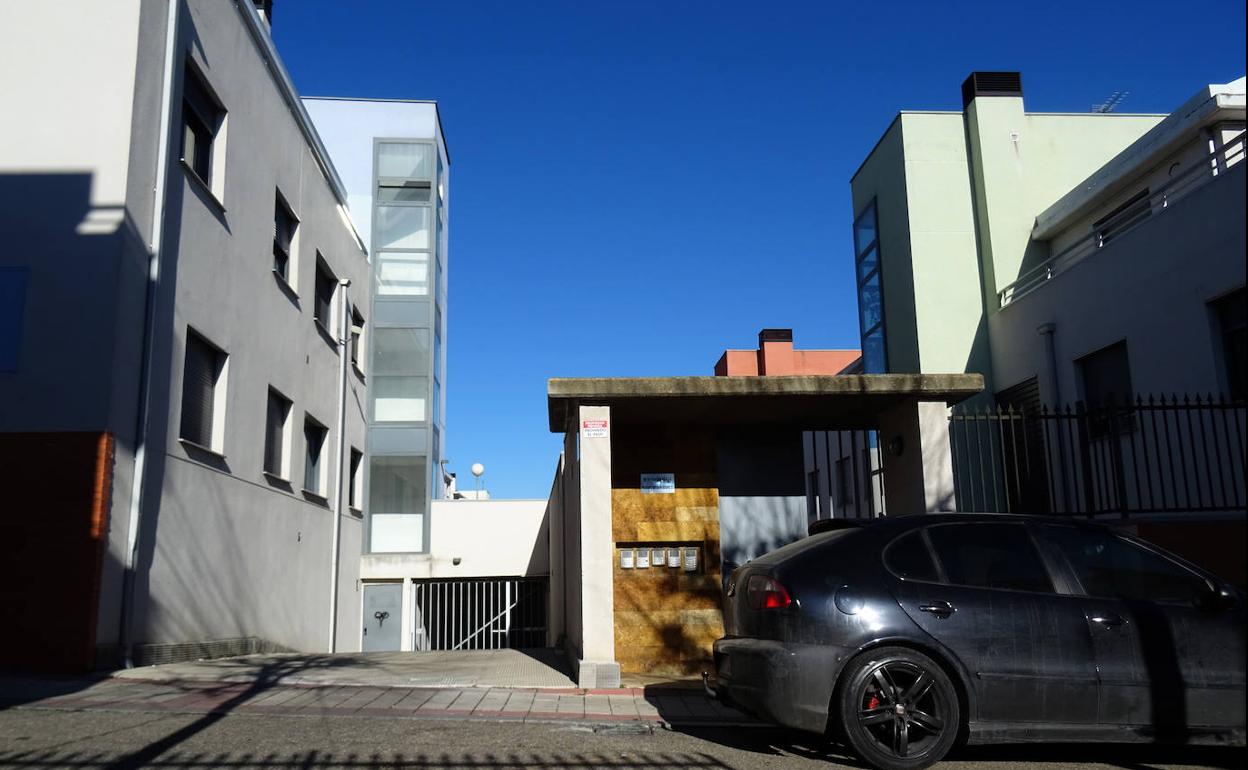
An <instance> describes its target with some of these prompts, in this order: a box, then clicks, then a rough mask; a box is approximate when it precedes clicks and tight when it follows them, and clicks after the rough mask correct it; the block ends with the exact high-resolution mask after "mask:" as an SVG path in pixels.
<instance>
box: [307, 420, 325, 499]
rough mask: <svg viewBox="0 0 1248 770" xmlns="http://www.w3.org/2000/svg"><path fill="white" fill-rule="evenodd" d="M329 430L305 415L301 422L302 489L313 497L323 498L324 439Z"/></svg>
mask: <svg viewBox="0 0 1248 770" xmlns="http://www.w3.org/2000/svg"><path fill="white" fill-rule="evenodd" d="M328 435H329V430H328V429H327V428H326V427H325V426H324V425H322V424H321V423H319V422H317V421H316V420H314V419H312V417H311V416H310V415H305V416H304V420H303V440H304V442H305V445H306V452H305V456H304V464H303V488H304V489H305V490H306V491H308V492H311V493H312V494H314V495H319V496H321V497H324V496H325V468H326V466H325V463H324V462H323V460H324V455H325V439H326V437H327V436H328Z"/></svg>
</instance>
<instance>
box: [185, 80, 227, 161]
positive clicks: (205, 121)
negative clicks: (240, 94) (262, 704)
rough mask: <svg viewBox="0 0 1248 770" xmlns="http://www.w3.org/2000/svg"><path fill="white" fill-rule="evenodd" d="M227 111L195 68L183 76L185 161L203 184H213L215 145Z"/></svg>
mask: <svg viewBox="0 0 1248 770" xmlns="http://www.w3.org/2000/svg"><path fill="white" fill-rule="evenodd" d="M224 114H225V110H223V109H222V108H221V105H220V104H218V103H217V100H216V99H214V98H213V96H212V94H211V92H210V91H209V90H208V86H207V85H206V84H205V83H204V81H203V79H201V78H200V76H199V73H198V72H197V71H196V70H195V68H194V67H190V66H188V67H186V69H185V71H184V73H183V76H182V147H181V151H182V162H183V163H185V164H186V165H187V166H188V167H189V168H190V169H191V170H192V171H194V172H195V175H196V176H198V177H199V178H200V180H202V181H203V182H204V183H206V184H211V183H212V166H213V162H212V145H213V142H214V141H215V139H216V135H217V131H218V129H219V128H220V127H221V121H222V117H223V116H224Z"/></svg>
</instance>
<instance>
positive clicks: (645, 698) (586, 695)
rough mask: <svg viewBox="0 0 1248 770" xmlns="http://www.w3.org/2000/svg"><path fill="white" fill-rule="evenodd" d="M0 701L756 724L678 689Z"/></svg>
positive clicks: (161, 684) (73, 687)
mask: <svg viewBox="0 0 1248 770" xmlns="http://www.w3.org/2000/svg"><path fill="white" fill-rule="evenodd" d="M0 708H40V709H58V710H66V709H69V710H80V709H85V710H109V711H131V712H171V713H214V714H220V713H239V714H246V713H256V714H270V715H281V716H314V717H330V716H332V717H388V718H405V719H481V720H509V721H522V722H550V721H568V720H573V721H582V722H591V723H620V722H628V723H639V724H667V725H671V726H679V727H685V726H688V727H706V726H718V727H723V726H746V725H751V726H757V725H759V724H760V723H758V722H755V721H754V720H751V719H749V718H748V717H746V716H745V715H743V714H741V713H740V712H738V711H735V710H733V709H730V708H727V707H725V706H723V705H722V704H719V703H716V702H715V701H713V700H711V699H709V698H706V697H705V696H704V695H703V694H702V693H700V692H695V691H691V690H688V689H684V690H666V691H663V690H654V689H651V690H650V691H645V690H639V689H620V690H576V689H567V688H557V689H546V688H502V687H443V688H433V687H380V686H356V685H311V684H272V683H264V682H259V681H252V682H192V681H145V680H140V679H136V678H134V677H129V676H128V677H114V678H108V679H98V680H80V681H72V680H41V679H0Z"/></svg>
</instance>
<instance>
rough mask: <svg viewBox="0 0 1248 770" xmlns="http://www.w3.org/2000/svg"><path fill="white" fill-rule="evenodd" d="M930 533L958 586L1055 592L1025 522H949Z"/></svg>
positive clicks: (936, 548) (939, 559)
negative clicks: (1023, 523) (1023, 524)
mask: <svg viewBox="0 0 1248 770" xmlns="http://www.w3.org/2000/svg"><path fill="white" fill-rule="evenodd" d="M927 532H928V536H929V537H930V538H931V542H932V548H933V549H934V550H935V552H936V559H937V561H939V562H940V564H941V565H942V566H943V567H944V570H945V575H947V576H948V577H949V582H950V583H952V584H954V585H959V586H972V587H975V588H996V589H1002V590H1007V591H1033V592H1036V593H1052V592H1053V583H1052V581H1050V580H1049V575H1048V572H1047V571H1046V570H1045V568H1044V562H1043V561H1042V560H1041V558H1040V553H1039V552H1038V551H1037V550H1036V546H1035V545H1034V544H1033V543H1032V542H1031V537H1030V536H1029V535H1028V534H1027V530H1026V529H1025V528H1024V527H1023V526H1022V525H1021V524H946V525H943V526H936V527H930V528H929V529H928V530H927Z"/></svg>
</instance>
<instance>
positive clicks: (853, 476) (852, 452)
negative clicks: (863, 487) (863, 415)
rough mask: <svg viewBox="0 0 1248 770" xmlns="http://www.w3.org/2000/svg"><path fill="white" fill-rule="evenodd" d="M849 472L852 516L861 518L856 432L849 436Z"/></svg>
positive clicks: (851, 432)
mask: <svg viewBox="0 0 1248 770" xmlns="http://www.w3.org/2000/svg"><path fill="white" fill-rule="evenodd" d="M849 470H850V474H849V477H850V481H852V482H853V485H854V486H853V490H854V491H853V493H852V494H853V496H854V516H855V517H856V518H861V517H862V495H861V494H859V491H858V479H859V476H858V431H856V430H855V431H850V434H849Z"/></svg>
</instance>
